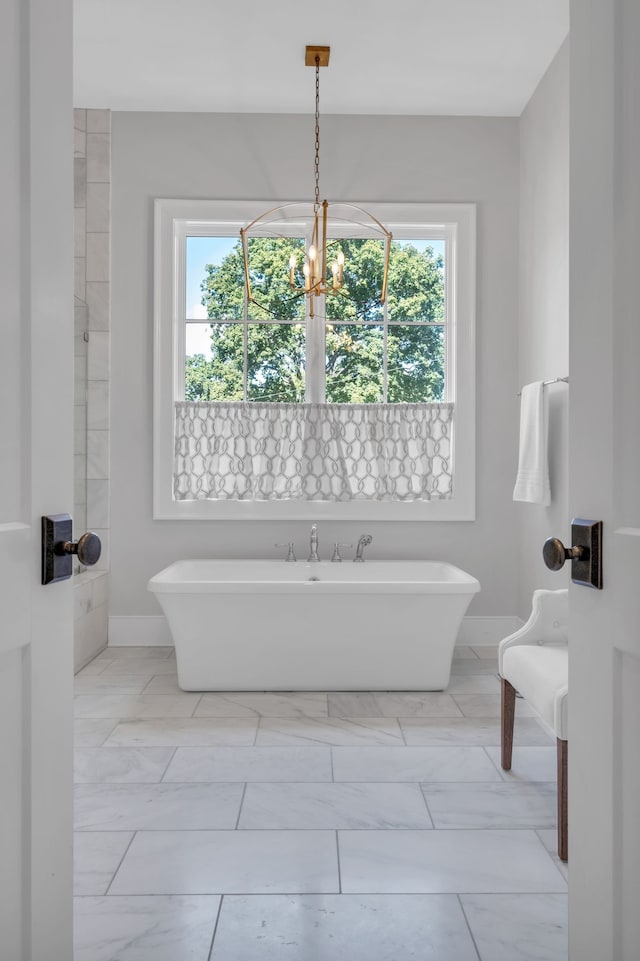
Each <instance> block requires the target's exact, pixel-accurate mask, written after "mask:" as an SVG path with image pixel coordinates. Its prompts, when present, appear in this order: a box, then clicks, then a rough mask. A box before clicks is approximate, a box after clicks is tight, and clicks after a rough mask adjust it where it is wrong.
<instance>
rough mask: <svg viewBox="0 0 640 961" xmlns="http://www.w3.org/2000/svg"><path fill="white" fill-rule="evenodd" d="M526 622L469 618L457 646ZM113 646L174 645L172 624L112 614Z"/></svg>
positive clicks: (492, 638)
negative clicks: (171, 630)
mask: <svg viewBox="0 0 640 961" xmlns="http://www.w3.org/2000/svg"><path fill="white" fill-rule="evenodd" d="M523 624H524V621H523V620H522V619H521V618H519V617H516V616H515V615H507V616H505V617H465V618H464V620H463V622H462V627H461V628H460V633H459V634H458V639H457V641H456V644H457V645H465V646H466V645H469V646H470V645H473V646H474V647H481V646H482V645H483V644H497V643H498V641H501V640H502V638H503V637H508V635H509V634H513V632H514V631H517V630H518V629H519V628H521V627H522V625H523ZM109 646H110V647H172V646H173V641H172V639H171V634H170V632H169V626H168V624H167V622H166V620H165V618H164V617H163V616H162V615H158V616H153V617H151V616H149V617H135V616H133V617H129V616H111V617H110V618H109Z"/></svg>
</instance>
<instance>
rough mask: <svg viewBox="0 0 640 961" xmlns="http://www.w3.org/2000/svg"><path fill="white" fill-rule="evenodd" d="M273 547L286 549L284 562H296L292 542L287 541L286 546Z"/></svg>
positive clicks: (276, 545)
mask: <svg viewBox="0 0 640 961" xmlns="http://www.w3.org/2000/svg"><path fill="white" fill-rule="evenodd" d="M273 546H274V547H286V548H287V556H286V557H285V561H295V560H296V555H295V553H294V550H293V541H289V542H288V543H286V544H274V545H273Z"/></svg>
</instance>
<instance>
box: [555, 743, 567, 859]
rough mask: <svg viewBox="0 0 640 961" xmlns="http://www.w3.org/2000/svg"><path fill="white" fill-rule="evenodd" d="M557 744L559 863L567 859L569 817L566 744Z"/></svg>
mask: <svg viewBox="0 0 640 961" xmlns="http://www.w3.org/2000/svg"><path fill="white" fill-rule="evenodd" d="M557 742H558V857H559V858H560V860H561V861H567V860H568V858H569V816H568V804H567V802H568V792H567V768H568V764H567V761H568V752H569V747H568V742H567V741H561V740H560V738H557Z"/></svg>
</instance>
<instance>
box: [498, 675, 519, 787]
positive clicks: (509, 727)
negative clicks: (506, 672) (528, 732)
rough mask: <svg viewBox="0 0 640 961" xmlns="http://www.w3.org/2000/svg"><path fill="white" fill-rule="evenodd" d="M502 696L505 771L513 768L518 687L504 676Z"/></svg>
mask: <svg viewBox="0 0 640 961" xmlns="http://www.w3.org/2000/svg"><path fill="white" fill-rule="evenodd" d="M500 682H501V686H502V698H501V704H500V725H501V726H500V744H501V746H502V757H501V764H502V769H503V770H504V771H510V770H511V755H512V753H513V724H514V721H515V716H516V689H515V687H513V686H512V685H511V684H509V682H508V681H507V680H506V679H505V678H504V677H501V678H500Z"/></svg>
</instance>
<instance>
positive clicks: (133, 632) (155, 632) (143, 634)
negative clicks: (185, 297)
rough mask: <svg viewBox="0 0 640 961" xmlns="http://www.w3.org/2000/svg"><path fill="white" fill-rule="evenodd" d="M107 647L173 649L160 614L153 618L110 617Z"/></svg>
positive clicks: (163, 619)
mask: <svg viewBox="0 0 640 961" xmlns="http://www.w3.org/2000/svg"><path fill="white" fill-rule="evenodd" d="M109 647H173V640H172V638H171V633H170V631H169V625H168V624H167V621H166V619H165V618H164V617H163V615H162V614H160V615H158V616H154V617H151V616H149V617H135V616H132V617H131V616H114V615H112V616H111V617H110V618H109Z"/></svg>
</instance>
